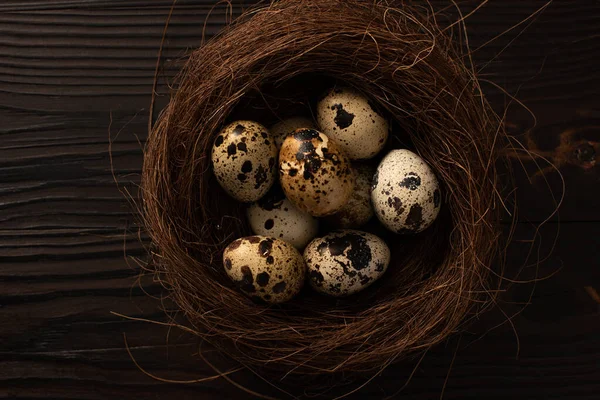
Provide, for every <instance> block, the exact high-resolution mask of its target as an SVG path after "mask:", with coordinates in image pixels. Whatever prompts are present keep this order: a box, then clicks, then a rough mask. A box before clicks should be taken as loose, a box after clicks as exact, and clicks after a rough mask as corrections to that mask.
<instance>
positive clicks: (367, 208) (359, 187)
mask: <svg viewBox="0 0 600 400" xmlns="http://www.w3.org/2000/svg"><path fill="white" fill-rule="evenodd" d="M353 168H354V171H355V175H356V183H355V184H354V191H353V192H352V195H351V196H350V199H348V202H347V203H346V205H344V207H342V209H341V210H340V211H338V212H336V213H335V214H333V215H330V216H329V217H327V222H328V223H329V224H330V225H331V226H333V227H335V228H338V229H341V228H358V227H360V226H362V225H364V224H366V223H367V222H369V220H370V219H371V218H372V217H373V214H374V211H373V205H372V204H371V181H372V180H373V175H374V174H375V167H373V166H371V165H366V164H358V165H353Z"/></svg>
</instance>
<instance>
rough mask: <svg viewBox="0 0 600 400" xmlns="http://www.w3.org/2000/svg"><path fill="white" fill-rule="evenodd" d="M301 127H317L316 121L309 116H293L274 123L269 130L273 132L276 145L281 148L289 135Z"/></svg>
mask: <svg viewBox="0 0 600 400" xmlns="http://www.w3.org/2000/svg"><path fill="white" fill-rule="evenodd" d="M301 128H310V129H315V128H316V126H315V123H314V122H313V121H312V120H310V119H308V118H305V117H291V118H287V119H284V120H282V121H279V122H278V123H276V124H275V125H273V126H272V127H271V128H269V132H271V135H272V136H273V139H275V145H276V146H277V149H280V148H281V145H282V144H283V141H284V140H285V138H286V137H287V135H289V134H290V133H292V132H294V131H295V130H297V129H301Z"/></svg>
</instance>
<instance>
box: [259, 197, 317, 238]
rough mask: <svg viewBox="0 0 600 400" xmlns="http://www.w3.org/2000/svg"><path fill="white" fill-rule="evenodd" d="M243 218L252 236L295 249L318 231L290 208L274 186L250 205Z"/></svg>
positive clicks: (310, 220) (307, 218)
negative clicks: (285, 244)
mask: <svg viewBox="0 0 600 400" xmlns="http://www.w3.org/2000/svg"><path fill="white" fill-rule="evenodd" d="M247 215H248V221H249V222H250V227H251V228H252V232H254V233H255V234H257V235H263V236H270V237H274V238H277V239H281V240H284V241H286V242H288V243H291V244H292V245H294V246H295V247H296V248H297V249H304V247H305V246H306V245H307V243H308V242H310V241H311V240H312V239H314V237H315V236H317V233H318V231H319V221H318V220H317V219H316V218H315V217H313V216H312V215H310V214H309V213H307V212H305V211H302V210H300V209H298V208H297V207H296V206H294V205H293V204H292V202H291V201H289V200H288V199H287V198H286V197H285V195H284V194H283V191H281V189H280V188H279V187H278V186H276V187H274V188H273V189H271V191H270V192H269V193H267V195H266V196H265V197H263V198H262V199H260V200H258V201H257V202H255V203H252V204H251V205H250V207H248V210H247Z"/></svg>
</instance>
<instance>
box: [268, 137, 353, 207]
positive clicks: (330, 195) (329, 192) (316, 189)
mask: <svg viewBox="0 0 600 400" xmlns="http://www.w3.org/2000/svg"><path fill="white" fill-rule="evenodd" d="M279 179H280V183H281V187H282V188H283V191H284V192H285V195H286V196H287V198H288V199H289V200H290V201H291V202H292V203H294V205H296V207H298V208H299V209H301V210H304V211H306V212H308V213H309V214H311V215H313V216H316V217H321V216H325V215H329V214H333V213H335V212H337V211H339V210H341V209H342V207H344V205H345V204H346V202H347V201H348V199H349V198H350V195H351V194H352V190H353V189H354V180H355V177H354V171H353V170H352V167H351V165H350V161H349V160H348V158H347V157H346V155H345V154H344V153H343V152H342V151H340V150H339V148H338V146H337V145H336V144H335V143H334V142H333V141H331V140H329V138H328V137H327V136H325V135H324V134H322V133H321V132H319V131H317V130H315V129H299V130H297V131H295V132H294V133H293V134H291V135H289V136H288V137H287V138H286V139H285V141H284V142H283V145H282V146H281V150H280V152H279Z"/></svg>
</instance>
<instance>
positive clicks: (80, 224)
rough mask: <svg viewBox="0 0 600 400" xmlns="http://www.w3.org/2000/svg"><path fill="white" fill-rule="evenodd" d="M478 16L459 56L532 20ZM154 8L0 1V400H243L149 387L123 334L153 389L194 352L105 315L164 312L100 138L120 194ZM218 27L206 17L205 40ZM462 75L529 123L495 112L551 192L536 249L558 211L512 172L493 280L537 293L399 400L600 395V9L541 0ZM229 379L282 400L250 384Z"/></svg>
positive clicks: (177, 375) (444, 358)
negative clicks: (508, 231) (503, 255)
mask: <svg viewBox="0 0 600 400" xmlns="http://www.w3.org/2000/svg"><path fill="white" fill-rule="evenodd" d="M491 3H492V4H488V5H486V6H485V7H483V8H482V9H481V10H480V11H478V12H477V13H476V14H475V15H474V16H473V17H472V18H470V19H469V20H468V22H467V27H468V29H469V31H470V34H471V36H470V43H471V45H472V46H473V48H477V47H479V46H480V45H482V44H485V43H486V42H488V41H489V40H490V39H493V38H494V37H495V36H497V35H498V34H500V33H502V32H503V31H505V30H507V29H509V28H510V27H511V26H513V25H515V24H517V23H519V21H523V20H524V19H526V18H527V16H528V15H530V14H531V13H532V12H535V11H536V10H537V9H538V8H539V7H541V6H542V5H543V4H544V2H533V1H531V2H525V1H520V0H511V1H502V2H500V1H498V2H491ZM213 4H214V1H210V0H194V1H192V0H188V1H179V4H178V5H177V7H176V8H175V13H174V16H173V21H172V23H171V26H170V28H169V31H168V34H167V40H166V43H165V52H164V61H163V66H162V68H161V85H160V88H159V89H160V90H159V92H160V93H162V94H163V95H162V96H161V97H160V98H159V105H164V104H165V102H166V101H167V96H165V95H164V94H166V93H167V92H168V91H167V88H166V86H165V82H166V81H167V80H168V79H170V78H172V77H173V75H174V73H175V72H176V71H177V69H178V67H179V66H180V62H179V61H178V60H179V59H180V58H182V57H184V56H185V55H186V53H187V52H188V51H190V50H191V49H193V48H195V47H197V46H198V44H199V42H200V32H201V27H202V24H203V22H204V20H205V18H206V15H207V13H208V11H209V9H210V8H211V6H212V5H213ZM435 4H436V6H440V5H447V4H449V2H444V1H438V2H436V3H435ZM472 4H473V3H472ZM472 4H471V5H467V6H465V10H468V9H472V6H473V5H472ZM170 5H171V1H162V0H160V1H159V0H156V1H151V2H149V1H137V0H46V1H44V0H8V1H6V0H5V1H2V2H1V3H0V398H23V399H24V398H30V399H33V398H43V399H105V398H119V399H121V398H122V399H128V398H136V399H138V398H139V399H146V398H151V399H163V398H173V397H179V398H201V399H209V398H215V399H217V398H218V399H225V398H238V397H239V398H253V397H254V396H252V395H248V394H245V393H244V392H243V391H241V390H239V389H238V388H236V387H234V386H232V385H231V384H229V383H228V382H226V381H224V380H222V379H221V380H216V381H211V382H205V383H196V384H174V383H165V382H159V381H157V380H154V379H152V378H150V377H148V376H146V375H145V374H143V373H142V372H140V370H139V369H138V368H137V367H136V366H135V365H134V363H133V361H132V359H131V357H130V356H129V355H128V353H127V352H126V350H125V343H124V334H126V336H127V341H128V344H129V346H130V349H131V352H132V354H133V356H134V357H135V359H136V360H137V362H138V363H139V364H140V366H141V367H143V368H144V369H146V370H147V371H148V372H150V373H152V374H155V375H157V376H160V377H162V378H165V379H172V380H193V379H198V378H202V377H206V376H210V375H212V373H213V372H212V370H211V369H210V368H209V367H207V366H206V365H204V363H203V362H202V361H201V360H200V359H199V358H198V357H197V356H196V354H197V352H198V343H197V342H196V341H195V339H194V338H191V337H188V336H186V335H184V334H182V333H180V332H178V331H176V330H171V331H169V329H167V328H166V327H164V326H158V325H152V324H149V323H147V322H142V321H131V320H127V319H124V318H120V317H117V316H115V315H113V314H111V313H110V312H111V311H113V312H117V313H121V314H126V315H129V316H133V317H139V318H147V319H153V320H157V321H164V315H163V312H161V311H160V302H159V301H158V300H156V299H153V298H151V297H149V296H148V295H147V294H146V293H145V292H147V293H149V294H150V295H154V296H159V295H160V289H159V287H158V286H157V285H156V284H155V283H153V282H152V281H151V280H149V279H143V280H142V285H141V286H142V287H143V288H144V290H142V289H141V288H140V285H139V284H138V283H139V282H138V281H137V278H138V275H139V270H138V269H137V268H136V266H135V264H134V263H132V262H131V261H130V262H129V263H128V262H127V260H126V259H125V258H124V246H125V247H126V250H127V254H128V255H129V256H133V257H135V256H139V257H143V255H144V249H143V246H142V245H141V244H140V241H139V238H138V236H137V234H136V232H137V230H136V227H135V217H134V216H133V214H132V212H133V210H132V208H131V206H130V205H129V204H128V202H127V201H126V200H125V198H124V197H123V195H122V194H121V193H120V192H119V190H118V188H117V186H116V185H115V183H114V181H113V176H112V174H111V169H110V163H109V135H110V137H111V138H112V141H113V144H112V157H113V163H114V167H115V173H116V176H117V179H118V181H119V185H120V187H121V188H128V189H129V190H130V191H131V193H132V194H135V185H136V183H138V182H139V171H140V168H141V163H142V145H143V141H144V138H145V137H146V121H147V118H148V107H149V103H150V93H151V87H152V78H153V74H154V65H155V62H156V54H157V49H158V46H159V43H160V40H161V35H162V30H163V26H164V23H165V19H166V15H167V14H168V11H169V8H170ZM224 20H225V14H224V11H223V9H222V8H217V9H216V10H215V11H214V13H213V14H212V16H211V17H210V18H209V23H208V34H210V35H212V34H214V33H215V32H217V31H218V30H219V29H220V28H221V27H222V26H223V23H224ZM530 22H531V24H529V23H530ZM526 27H527V29H526V30H524V28H526ZM523 30H524V31H523ZM509 44H510V46H509V47H506V46H507V45H509ZM475 60H476V62H477V63H478V64H479V65H484V64H486V66H485V68H484V69H482V71H481V75H482V77H484V78H486V79H490V80H492V81H494V82H496V83H498V84H499V85H501V86H503V87H505V88H506V89H507V90H508V91H509V92H510V93H512V94H517V95H518V98H519V99H520V100H522V101H523V102H524V103H525V104H526V105H527V106H528V107H529V108H530V109H531V110H532V111H533V112H534V113H535V115H536V117H537V125H536V126H535V128H534V129H533V130H532V131H531V132H530V133H528V134H525V132H526V131H527V130H528V128H530V127H532V126H533V120H532V118H531V117H530V116H529V115H528V114H527V113H526V112H524V111H523V110H522V109H519V108H517V107H511V108H510V112H509V118H508V121H509V123H510V124H509V127H510V129H511V130H512V131H513V132H514V133H515V135H517V137H519V138H520V139H521V140H522V141H523V142H525V143H527V144H528V147H529V148H530V149H533V150H535V151H538V152H539V153H541V154H543V155H544V156H545V157H546V158H549V159H551V160H552V161H554V163H555V164H557V165H558V166H559V167H560V171H561V173H562V175H563V177H564V187H565V191H564V202H563V205H562V207H561V209H560V215H559V217H560V223H558V222H557V221H559V219H558V217H554V218H552V221H551V222H550V223H548V224H546V225H544V226H543V227H542V228H541V229H540V231H539V232H537V233H536V230H535V226H536V223H539V222H541V221H543V220H545V219H546V217H547V216H548V215H549V213H550V212H551V210H552V207H553V201H552V196H551V194H554V195H555V196H556V198H559V197H561V195H562V194H563V190H562V187H563V184H562V181H561V179H560V175H559V174H558V173H556V172H553V171H552V170H550V169H548V168H546V167H547V164H545V163H544V162H543V161H542V160H541V159H540V160H539V162H540V167H541V168H542V169H544V173H543V174H536V169H535V163H533V162H531V161H527V160H525V161H523V163H524V166H525V170H526V171H527V172H528V174H529V176H530V179H528V178H527V174H526V173H525V172H523V169H522V168H521V167H520V166H519V163H518V160H516V159H515V166H516V167H517V168H516V180H517V187H518V191H517V193H518V199H519V201H520V208H519V213H518V219H519V221H520V222H519V224H518V227H517V231H516V234H515V238H514V241H513V244H512V245H511V247H510V251H509V253H508V264H509V266H510V269H511V270H512V271H515V270H517V269H518V267H520V266H522V265H524V264H530V266H529V267H527V268H525V270H524V271H523V272H522V273H521V275H520V276H519V279H522V280H530V279H533V278H535V277H536V276H537V277H545V276H551V277H549V278H548V279H545V280H542V281H539V282H537V283H535V284H534V283H526V284H515V285H514V286H513V287H512V289H511V290H510V291H508V292H507V293H505V294H504V295H503V296H502V303H501V306H500V308H496V309H495V310H493V311H491V312H490V313H488V314H486V315H484V316H482V317H481V318H480V319H479V320H478V321H477V322H475V323H474V324H473V325H472V326H471V327H470V329H469V331H468V332H465V333H463V334H462V335H456V336H455V337H454V338H452V339H450V340H449V341H448V343H446V344H444V345H441V346H438V347H437V348H434V349H432V350H430V351H429V353H428V354H427V356H426V357H425V358H424V360H423V362H422V363H421V364H420V365H419V366H418V368H417V369H416V370H415V373H414V375H413V376H412V380H411V381H410V383H409V384H408V385H407V386H406V387H405V388H404V390H403V391H402V392H401V394H400V395H399V396H398V397H402V398H410V399H432V398H439V397H440V396H441V395H442V394H443V396H444V398H460V399H463V398H473V399H489V398H503V399H504V398H507V397H508V398H519V399H534V398H563V399H597V398H600V315H599V308H598V303H597V301H595V300H594V299H593V296H592V295H593V290H594V289H593V288H595V289H596V290H600V268H599V262H598V260H599V259H600V207H599V205H600V202H599V201H598V198H599V196H600V189H599V188H600V182H599V177H600V174H599V172H598V169H599V167H598V166H596V165H595V161H596V160H598V157H597V155H596V153H595V151H599V150H600V149H599V148H598V143H597V142H598V141H600V102H599V101H598V98H599V96H600V68H599V67H598V64H599V62H600V2H598V1H591V0H588V1H577V2H574V1H566V0H563V1H554V2H553V3H552V4H550V5H549V6H548V7H547V8H546V9H545V10H544V12H543V13H541V14H540V15H539V16H538V17H537V18H532V19H530V20H527V21H526V22H525V23H523V24H521V25H519V26H518V27H517V28H515V29H513V30H512V31H510V32H508V33H507V34H505V35H503V36H501V37H499V38H497V39H496V40H494V41H492V42H490V43H489V44H487V45H486V46H485V47H483V48H482V49H480V50H478V51H477V52H476V53H475ZM489 61H491V62H489ZM488 62H489V63H488ZM485 88H486V91H487V92H488V94H489V96H490V99H491V100H492V101H493V102H494V104H495V105H496V106H497V107H498V108H499V109H500V108H502V107H503V105H505V104H506V101H507V100H506V98H504V97H503V96H501V95H500V92H499V91H498V90H496V89H495V88H494V87H493V86H492V85H485ZM569 132H572V134H569ZM561 139H562V141H561ZM558 232H560V236H559V237H558V240H555V239H556V235H557V233H558ZM143 239H144V238H143V237H142V240H143ZM530 249H533V251H532V252H529V250H530ZM528 255H529V258H528ZM538 259H541V260H543V262H542V263H540V264H539V265H537V264H536V263H535V262H536V260H538ZM526 304H528V306H527V307H525V308H524V305H526ZM508 317H510V320H509V319H508ZM502 322H504V323H503V324H501V323H502ZM498 324H501V325H500V326H498V327H496V325H498ZM457 350H458V351H457ZM209 358H211V359H212V360H216V361H215V362H218V361H219V358H218V357H217V356H214V355H213V356H211V355H210V354H209ZM414 366H415V364H414V363H409V362H407V363H401V364H399V365H397V366H394V367H391V368H390V369H388V370H387V371H385V372H384V373H383V374H382V376H380V377H378V378H376V379H374V380H373V382H372V383H371V384H370V385H368V386H366V387H365V388H363V389H361V390H360V391H359V392H357V393H356V394H355V397H356V398H365V397H369V396H370V397H372V398H383V397H385V396H390V395H393V394H394V393H396V392H397V391H398V390H399V389H400V388H401V387H402V386H403V385H404V383H405V382H406V381H407V380H408V378H409V376H410V374H411V372H412V371H413V368H414ZM231 377H232V378H233V379H234V380H235V381H237V382H239V383H241V384H243V385H245V386H247V387H249V388H251V389H253V390H258V391H260V392H261V393H266V394H270V395H271V396H275V397H281V398H286V395H285V394H283V393H282V392H278V391H277V390H274V389H272V388H271V387H270V386H269V385H267V384H266V383H264V382H261V381H260V380H259V379H257V378H255V377H254V376H253V375H251V374H249V373H246V372H238V373H235V374H233V375H231ZM275 384H277V385H280V384H281V383H279V382H275ZM283 385H285V383H283ZM288 389H289V388H288ZM303 389H306V390H307V391H310V388H308V387H307V388H303ZM351 389H352V387H350V386H348V387H346V388H344V390H347V391H348V390H351ZM340 393H341V392H340ZM334 394H335V393H333V392H330V393H326V394H325V395H324V397H333V396H334ZM337 394H339V393H337Z"/></svg>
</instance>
